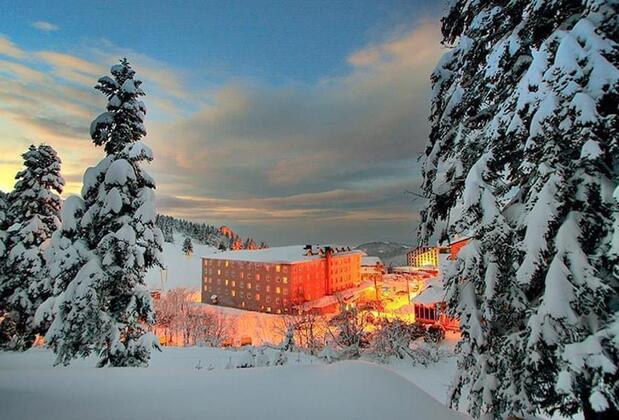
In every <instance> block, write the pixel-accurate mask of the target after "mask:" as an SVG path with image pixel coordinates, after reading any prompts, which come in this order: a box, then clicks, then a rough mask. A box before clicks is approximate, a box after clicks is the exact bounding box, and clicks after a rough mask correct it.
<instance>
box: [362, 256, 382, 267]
mask: <svg viewBox="0 0 619 420" xmlns="http://www.w3.org/2000/svg"><path fill="white" fill-rule="evenodd" d="M382 263H383V262H382V261H381V260H380V258H378V257H371V256H369V255H364V256H362V257H361V265H365V266H370V265H371V266H375V265H376V264H382Z"/></svg>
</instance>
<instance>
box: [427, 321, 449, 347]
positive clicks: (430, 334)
mask: <svg viewBox="0 0 619 420" xmlns="http://www.w3.org/2000/svg"><path fill="white" fill-rule="evenodd" d="M423 339H424V340H425V341H426V342H428V343H435V344H438V343H440V342H441V341H443V340H444V339H445V327H443V326H442V325H441V324H432V325H430V326H428V328H426V330H425V334H424V336H423Z"/></svg>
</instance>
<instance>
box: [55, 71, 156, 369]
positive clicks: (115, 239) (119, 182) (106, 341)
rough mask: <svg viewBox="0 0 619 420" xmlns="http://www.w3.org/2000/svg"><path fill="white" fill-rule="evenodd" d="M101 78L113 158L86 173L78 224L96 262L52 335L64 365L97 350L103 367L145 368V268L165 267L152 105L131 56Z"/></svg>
mask: <svg viewBox="0 0 619 420" xmlns="http://www.w3.org/2000/svg"><path fill="white" fill-rule="evenodd" d="M111 73H112V77H109V76H104V77H102V78H100V79H99V83H98V85H97V86H96V89H97V90H99V91H101V92H102V93H103V94H104V95H105V96H106V97H107V99H108V104H107V112H104V113H103V114H101V115H99V116H98V117H97V118H96V119H95V120H94V121H93V123H92V124H91V137H92V139H93V141H94V143H95V145H98V146H104V149H105V151H106V153H107V156H106V157H105V158H104V159H103V160H101V161H100V162H99V163H98V164H97V165H96V166H95V167H92V168H89V169H88V170H87V171H86V173H85V174H84V185H83V188H82V197H83V200H84V215H83V216H82V218H81V222H80V229H81V230H82V234H81V239H83V241H84V243H85V244H86V246H87V248H88V249H89V250H90V252H91V253H92V257H91V258H90V260H89V261H88V262H87V263H86V264H84V266H83V267H81V268H80V270H79V271H78V272H77V274H76V276H75V278H74V279H73V280H72V281H71V282H70V283H69V285H68V286H67V289H66V290H65V292H64V293H63V294H62V301H61V302H60V303H59V304H57V305H56V306H57V307H58V309H59V312H58V313H56V319H58V320H59V321H58V322H57V321H56V319H55V320H54V324H53V325H52V328H50V331H49V332H48V334H47V337H48V339H49V340H50V342H55V343H57V345H56V347H55V351H56V353H57V362H58V363H65V364H66V363H68V362H69V361H70V360H71V359H73V358H75V357H76V356H86V355H88V354H90V353H91V352H92V351H96V352H98V353H99V355H100V360H99V364H98V365H99V366H146V365H147V364H148V360H149V358H150V352H151V350H152V348H153V347H158V342H157V339H156V337H155V336H154V335H153V334H152V333H149V332H148V331H147V329H146V326H145V324H147V323H152V322H153V317H154V313H153V307H152V301H151V298H150V294H149V292H148V290H147V289H146V287H145V282H144V275H145V273H146V270H147V269H148V268H150V267H153V266H155V265H159V266H161V265H162V263H161V250H162V244H163V235H162V233H161V231H160V230H159V228H157V227H156V226H155V211H154V208H153V197H154V192H153V190H154V188H155V182H154V180H153V179H152V178H151V177H150V176H149V175H148V174H147V173H146V171H145V170H144V169H143V168H142V165H143V163H144V162H150V161H151V160H152V159H153V156H152V152H151V150H150V148H148V147H147V146H146V145H145V144H144V143H143V142H142V141H141V139H142V137H143V136H144V135H145V134H146V132H145V129H144V124H143V121H144V115H145V113H146V108H145V106H144V103H143V102H142V101H141V100H140V97H141V96H142V95H144V92H143V91H142V89H141V84H142V83H141V81H139V80H137V79H135V77H134V76H135V71H134V70H133V69H132V67H131V66H130V64H129V63H128V61H127V60H126V59H123V60H121V62H120V64H117V65H114V66H112V68H111Z"/></svg>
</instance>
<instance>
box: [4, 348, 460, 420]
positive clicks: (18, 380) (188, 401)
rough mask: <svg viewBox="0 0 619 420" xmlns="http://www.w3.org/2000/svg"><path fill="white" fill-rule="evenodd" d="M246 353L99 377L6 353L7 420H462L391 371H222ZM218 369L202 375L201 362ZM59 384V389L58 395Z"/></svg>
mask: <svg viewBox="0 0 619 420" xmlns="http://www.w3.org/2000/svg"><path fill="white" fill-rule="evenodd" d="M242 354H243V353H242V352H234V351H226V350H219V349H207V348H193V349H166V350H165V351H164V352H163V353H158V354H154V355H153V360H152V364H151V367H150V368H147V369H143V368H119V369H96V368H93V367H92V363H94V359H93V360H91V362H92V363H90V366H87V365H88V364H89V363H88V362H90V361H79V366H76V367H72V368H51V367H49V366H50V365H51V361H52V355H51V353H49V352H47V351H45V350H41V349H33V350H30V351H28V352H26V353H9V352H0V407H2V416H3V418H7V419H13V420H22V419H36V418H41V417H42V416H44V417H45V418H46V419H50V420H56V419H62V420H72V419H76V420H77V419H80V420H81V419H84V418H89V419H94V420H96V419H110V418H113V419H117V420H122V419H131V420H142V419H148V420H158V419H176V420H183V419H197V418H206V419H240V418H246V419H256V420H258V419H273V420H276V419H291V418H294V419H337V420H343V419H357V420H366V419H367V420H373V419H404V418H406V419H413V420H414V419H419V420H422V419H423V420H426V419H437V420H447V419H462V418H466V417H465V416H464V415H461V414H459V413H456V412H453V411H451V410H449V409H447V408H446V407H445V406H444V405H442V404H440V403H439V402H438V401H436V400H435V399H434V398H432V397H431V396H430V395H428V394H427V393H426V392H424V391H423V390H421V389H420V388H419V387H417V386H416V385H414V384H413V383H412V382H410V381H408V380H406V379H405V378H404V377H403V376H401V375H399V374H397V373H396V372H394V371H393V370H391V369H389V368H385V367H383V366H380V365H376V364H373V363H369V362H362V361H350V362H341V363H336V364H332V365H323V364H318V363H317V362H316V361H315V360H314V361H313V363H310V361H312V360H313V359H311V360H307V359H304V360H302V361H301V364H300V365H299V364H296V361H294V360H291V359H294V357H295V356H294V355H292V354H291V355H289V356H288V357H289V364H288V365H286V366H283V367H266V368H253V369H231V370H226V369H223V366H224V364H225V360H227V358H228V357H233V358H234V359H237V358H239V357H241V356H242ZM198 360H200V361H201V365H203V366H205V367H207V366H209V364H212V365H213V368H214V369H213V370H210V371H209V370H208V369H202V370H196V369H195V368H194V366H195V365H196V363H197V361H198ZM59 384H62V386H58V385H59Z"/></svg>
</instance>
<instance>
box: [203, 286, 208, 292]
mask: <svg viewBox="0 0 619 420" xmlns="http://www.w3.org/2000/svg"><path fill="white" fill-rule="evenodd" d="M204 291H205V292H208V287H207V285H206V284H205V285H204Z"/></svg>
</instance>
